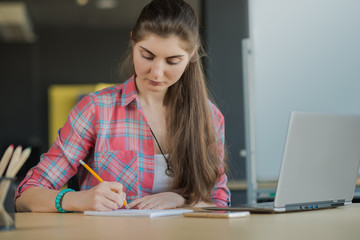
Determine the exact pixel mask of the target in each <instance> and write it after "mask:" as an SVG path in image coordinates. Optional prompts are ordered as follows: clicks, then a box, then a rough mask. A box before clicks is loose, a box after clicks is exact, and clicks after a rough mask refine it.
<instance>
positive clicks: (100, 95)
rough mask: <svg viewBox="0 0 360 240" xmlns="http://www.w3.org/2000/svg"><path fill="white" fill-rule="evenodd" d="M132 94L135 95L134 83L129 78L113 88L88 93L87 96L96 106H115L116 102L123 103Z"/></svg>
mask: <svg viewBox="0 0 360 240" xmlns="http://www.w3.org/2000/svg"><path fill="white" fill-rule="evenodd" d="M134 94H136V88H135V83H134V81H133V79H132V78H130V79H128V80H127V81H125V82H123V83H120V84H114V85H113V86H109V87H106V88H103V89H101V90H98V91H95V92H93V93H90V94H89V95H88V96H89V97H90V98H91V99H92V101H93V102H94V103H95V104H96V105H97V104H102V105H115V104H116V103H117V102H121V101H123V99H124V98H125V96H129V95H134Z"/></svg>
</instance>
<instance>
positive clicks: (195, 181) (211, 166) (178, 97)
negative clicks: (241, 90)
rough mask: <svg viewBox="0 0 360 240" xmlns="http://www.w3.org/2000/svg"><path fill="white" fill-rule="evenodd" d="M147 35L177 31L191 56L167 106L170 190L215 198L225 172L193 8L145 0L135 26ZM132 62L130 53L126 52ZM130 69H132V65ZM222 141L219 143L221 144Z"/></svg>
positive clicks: (135, 34) (191, 197)
mask: <svg viewBox="0 0 360 240" xmlns="http://www.w3.org/2000/svg"><path fill="white" fill-rule="evenodd" d="M148 34H156V35H158V36H160V37H164V38H166V37H169V36H174V35H175V36H177V37H179V38H180V39H181V40H182V41H183V42H185V43H187V47H188V49H186V50H187V51H188V52H189V54H190V53H192V52H193V51H194V50H196V51H195V54H194V55H193V57H192V58H191V59H190V62H189V64H188V66H187V67H186V69H185V71H184V73H183V75H182V76H181V78H180V79H179V81H178V82H177V83H175V84H174V85H172V86H171V87H169V89H168V91H167V93H166V96H165V99H164V105H165V106H166V108H167V116H166V117H167V119H166V120H167V121H166V122H167V138H168V139H167V142H168V146H167V150H168V154H169V165H170V168H171V169H172V172H173V182H172V189H174V190H175V191H177V192H178V193H179V194H181V195H182V196H183V197H184V198H185V199H186V201H187V203H188V204H193V203H196V202H198V201H206V202H210V201H211V191H212V189H213V188H214V186H215V183H216V181H217V179H218V178H219V176H220V175H221V174H222V173H223V171H224V166H225V164H224V161H223V159H222V158H223V157H224V148H223V147H222V144H221V143H220V141H221V140H220V136H217V134H216V133H215V128H214V119H213V117H212V114H211V111H210V102H209V96H208V91H207V87H206V83H205V77H204V73H203V67H202V63H201V55H202V53H203V49H202V45H201V40H200V34H199V23H198V19H197V16H196V14H195V12H194V10H193V9H192V8H191V6H190V5H188V4H187V3H186V2H184V1H183V0H154V1H152V2H150V3H149V4H148V5H146V6H145V7H144V8H143V10H142V12H141V14H140V16H139V18H138V20H137V22H136V24H135V27H134V28H133V30H132V35H131V40H132V41H133V42H134V43H137V42H139V41H141V40H143V39H144V38H146V36H147V35H148ZM128 56H129V57H128V62H132V54H129V55H128ZM131 71H132V73H135V72H134V68H133V65H132V68H131ZM219 146H221V147H219Z"/></svg>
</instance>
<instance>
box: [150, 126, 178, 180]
mask: <svg viewBox="0 0 360 240" xmlns="http://www.w3.org/2000/svg"><path fill="white" fill-rule="evenodd" d="M149 129H150V132H151V134H152V135H153V137H154V139H155V142H156V144H157V145H158V147H159V150H160V152H161V154H162V155H163V157H164V158H165V162H166V169H165V174H166V175H167V176H169V177H172V176H174V172H173V170H172V169H171V168H170V165H169V159H168V158H167V157H166V156H165V154H164V152H163V150H162V149H161V147H160V144H159V142H158V140H157V139H156V137H155V134H154V132H153V131H152V129H151V127H150V126H149Z"/></svg>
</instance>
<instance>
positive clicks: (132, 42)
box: [130, 31, 135, 47]
mask: <svg viewBox="0 0 360 240" xmlns="http://www.w3.org/2000/svg"><path fill="white" fill-rule="evenodd" d="M130 41H131V46H132V47H134V45H135V43H134V40H133V38H132V31H131V32H130Z"/></svg>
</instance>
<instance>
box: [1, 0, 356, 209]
mask: <svg viewBox="0 0 360 240" xmlns="http://www.w3.org/2000/svg"><path fill="white" fill-rule="evenodd" d="M148 2H149V0H136V1H129V0H62V1H58V0H29V1H26V2H22V1H9V0H8V1H4V0H0V114H1V118H0V153H3V152H4V151H5V149H6V147H7V146H8V145H10V144H15V145H19V144H21V145H22V146H23V147H27V146H32V148H33V151H32V154H31V156H30V159H29V161H28V162H27V163H26V165H25V166H24V167H23V169H22V170H21V171H20V172H19V174H18V180H21V179H22V177H23V176H24V175H25V173H26V171H27V170H28V169H29V168H30V167H32V166H33V165H35V164H36V163H37V162H38V161H39V158H40V154H41V153H43V152H46V151H47V150H48V148H49V145H51V143H52V142H53V141H54V135H55V134H56V131H57V130H58V128H59V127H61V126H62V125H63V124H64V122H65V120H66V116H67V114H68V112H69V110H70V109H71V107H72V106H73V105H74V104H75V103H76V101H77V99H78V97H81V96H82V95H84V94H87V93H89V92H92V91H95V90H97V89H99V88H101V87H104V86H107V85H109V84H117V83H118V82H119V81H120V80H124V79H127V78H128V76H122V75H121V74H119V72H118V68H119V64H120V62H121V59H122V56H123V55H124V53H125V52H126V50H127V47H128V41H129V34H130V31H131V29H132V27H133V25H134V24H135V21H136V18H137V16H138V15H139V13H140V11H141V9H142V8H143V6H144V5H145V4H147V3H148ZM187 2H188V3H189V4H190V5H192V7H193V8H194V9H195V11H196V12H197V13H198V15H199V18H200V23H201V27H200V32H201V34H202V38H203V43H204V47H205V49H206V52H207V54H208V56H207V57H206V58H204V65H205V71H206V77H207V82H208V86H209V88H210V91H211V94H212V96H213V98H214V100H215V102H216V104H217V105H218V106H219V108H220V110H221V111H222V113H223V114H224V116H225V140H226V143H227V146H228V151H229V170H230V172H229V184H228V186H229V188H230V190H231V192H232V203H233V204H237V203H242V202H253V201H268V200H272V199H273V198H274V195H275V188H276V181H277V177H278V174H279V170H280V164H281V159H282V152H283V147H284V143H285V136H286V130H287V126H288V120H289V116H290V113H291V111H294V110H296V111H312V112H331V113H346V114H360V108H359V106H358V105H359V102H360V94H359V93H358V92H359V89H360V71H359V69H360V68H359V56H360V45H359V42H360V25H359V24H358V23H359V22H360V15H359V14H358V9H360V1H358V0H316V1H313V0H295V1H288V0H272V1H267V0H250V1H248V0H226V1H222V0H187ZM355 197H356V199H357V201H359V199H360V178H359V179H358V187H357V190H356V192H355Z"/></svg>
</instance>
